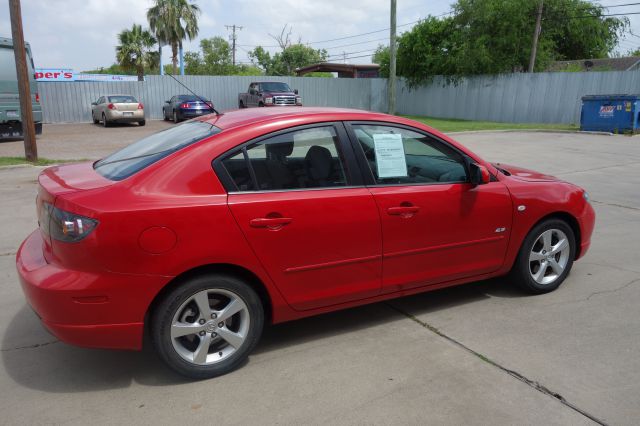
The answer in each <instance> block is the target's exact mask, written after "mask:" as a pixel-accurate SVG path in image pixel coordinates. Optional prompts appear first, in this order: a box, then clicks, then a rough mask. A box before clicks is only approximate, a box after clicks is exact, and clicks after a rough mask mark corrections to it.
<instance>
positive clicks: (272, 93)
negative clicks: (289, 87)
mask: <svg viewBox="0 0 640 426" xmlns="http://www.w3.org/2000/svg"><path fill="white" fill-rule="evenodd" d="M262 94H263V95H269V96H295V95H296V94H295V93H293V92H262Z"/></svg>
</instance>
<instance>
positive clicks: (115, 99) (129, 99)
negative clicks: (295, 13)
mask: <svg viewBox="0 0 640 426" xmlns="http://www.w3.org/2000/svg"><path fill="white" fill-rule="evenodd" d="M109 102H111V103H114V104H127V103H132V104H133V103H136V102H138V101H137V100H136V98H134V97H133V96H126V95H125V96H109Z"/></svg>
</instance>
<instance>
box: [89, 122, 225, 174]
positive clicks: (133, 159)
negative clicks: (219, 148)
mask: <svg viewBox="0 0 640 426" xmlns="http://www.w3.org/2000/svg"><path fill="white" fill-rule="evenodd" d="M220 132H221V130H220V129H219V128H218V127H216V126H213V125H211V124H209V123H206V122H203V121H188V122H186V123H184V124H181V125H179V126H175V127H171V128H169V129H167V130H164V131H162V132H158V133H155V134H153V135H150V136H147V137H145V138H143V139H140V140H139V141H137V142H135V143H133V144H131V145H129V146H127V147H125V148H123V149H121V150H120V151H116V152H115V153H113V154H111V155H109V156H108V157H105V158H103V159H102V160H99V161H96V162H95V163H94V165H93V168H94V169H95V170H96V172H98V173H100V174H101V175H102V176H104V177H106V178H107V179H111V180H122V179H125V178H128V177H129V176H131V175H133V174H134V173H137V172H139V171H140V170H142V169H144V168H145V167H147V166H149V165H151V164H153V163H155V162H156V161H158V160H160V159H162V158H164V157H166V156H168V155H170V154H172V153H174V152H176V151H179V150H180V149H182V148H184V147H186V146H188V145H191V144H193V143H196V142H198V141H201V140H203V139H205V138H207V137H209V136H212V135H215V134H216V133H220Z"/></svg>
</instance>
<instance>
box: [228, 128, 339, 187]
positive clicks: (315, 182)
mask: <svg viewBox="0 0 640 426" xmlns="http://www.w3.org/2000/svg"><path fill="white" fill-rule="evenodd" d="M222 164H223V165H224V167H225V169H226V170H227V172H228V173H229V175H230V176H231V178H232V180H233V182H234V184H235V187H236V189H237V190H238V191H256V190H258V191H269V190H282V189H304V188H330V187H337V186H346V185H347V181H346V177H345V169H344V161H343V158H342V155H341V154H340V150H339V148H338V136H337V134H336V131H335V129H334V128H333V126H324V127H317V128H312V129H303V130H296V131H293V132H289V133H285V134H281V135H277V136H273V137H270V138H268V139H266V140H263V141H261V142H258V143H255V144H253V145H249V146H247V147H246V148H244V149H243V150H241V151H239V152H235V153H233V154H231V156H229V157H227V158H226V159H224V160H223V161H222Z"/></svg>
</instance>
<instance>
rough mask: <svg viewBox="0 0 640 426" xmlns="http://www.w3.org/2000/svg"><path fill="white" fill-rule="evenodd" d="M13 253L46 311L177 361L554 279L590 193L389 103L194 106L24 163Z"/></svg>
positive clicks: (113, 341)
mask: <svg viewBox="0 0 640 426" xmlns="http://www.w3.org/2000/svg"><path fill="white" fill-rule="evenodd" d="M38 181H39V192H38V197H37V209H38V218H39V220H38V222H39V229H38V230H36V231H35V232H33V233H32V234H31V235H30V236H29V237H27V239H26V240H25V241H24V243H23V244H22V246H21V247H20V250H19V251H18V254H17V268H18V272H19V275H20V280H21V283H22V288H23V289H24V293H25V295H26V298H27V300H28V302H29V303H30V305H31V306H32V307H33V309H34V310H35V311H36V313H37V314H38V315H39V316H40V318H41V319H42V322H43V323H44V325H45V326H46V327H47V328H48V329H49V330H50V331H51V332H52V333H53V334H54V335H56V336H57V337H58V338H60V340H63V341H65V342H69V343H72V344H76V345H81V346H88V347H97V348H117V349H138V350H139V349H140V348H141V347H142V341H143V333H144V331H145V330H148V332H149V335H150V336H151V342H152V344H153V346H154V348H155V350H156V351H157V353H158V354H159V355H160V357H161V358H162V359H163V360H164V361H165V362H166V363H167V364H168V365H169V366H170V367H172V368H173V369H175V370H176V371H178V372H179V373H181V374H183V375H186V376H190V377H194V378H205V377H213V376H216V375H220V374H224V373H226V372H229V371H231V370H232V369H233V368H235V367H236V366H238V365H239V364H240V363H241V362H242V361H243V360H244V359H245V358H246V357H247V356H248V355H249V353H250V352H251V350H252V349H253V348H254V347H255V345H256V343H257V342H258V339H259V337H260V334H261V332H262V328H263V325H264V323H265V322H268V323H279V322H283V321H289V320H294V319H297V318H302V317H305V316H310V315H315V314H319V313H323V312H329V311H334V310H337V309H343V308H347V307H350V306H356V305H361V304H365V303H371V302H376V301H380V300H384V299H390V298H394V297H399V296H405V295H409V294H414V293H419V292H424V291H429V290H433V289H437V288H442V287H447V286H452V285H457V284H462V283H466V282H469V281H477V280H481V279H486V278H490V277H497V276H502V275H507V274H508V275H509V276H510V279H511V281H513V282H515V283H516V284H518V285H520V286H521V287H522V288H523V289H525V290H527V291H529V292H532V293H545V292H549V291H552V290H554V289H556V288H557V287H558V286H559V285H560V284H561V283H562V282H563V281H564V279H565V278H566V277H567V275H568V274H569V271H570V270H571V266H572V264H573V261H574V260H576V259H579V258H580V257H581V256H583V255H584V254H585V253H586V251H587V249H588V248H589V244H590V239H591V233H592V231H593V227H594V221H595V215H594V211H593V209H592V207H591V205H590V204H589V199H588V196H587V194H586V193H585V191H584V190H583V189H581V188H579V187H577V186H575V185H572V184H570V183H568V182H564V181H561V180H558V179H556V178H554V177H551V176H547V175H544V174H540V173H537V172H533V171H530V170H524V169H521V168H518V167H514V166H508V165H493V164H491V163H488V162H486V161H484V160H483V159H481V158H480V157H478V156H477V155H476V154H474V153H472V152H470V151H469V150H468V149H466V148H464V147H463V146H461V145H459V144H458V143H456V142H455V141H453V140H452V139H451V138H449V137H447V136H445V135H443V134H442V133H440V132H438V131H436V130H434V129H432V128H430V127H428V126H425V125H423V124H420V123H417V122H415V121H411V120H407V119H404V118H400V117H395V116H389V115H385V114H378V113H371V112H364V111H354V110H346V109H329V108H300V109H286V110H283V109H270V108H269V109H249V110H239V111H234V112H229V113H226V114H222V115H209V116H206V117H201V118H200V119H196V120H192V121H189V122H186V123H184V124H182V125H180V126H176V127H173V128H170V129H168V130H165V131H163V132H160V133H156V134H154V135H151V136H148V137H146V138H144V139H142V140H141V141H139V142H137V143H134V144H132V145H130V146H128V147H126V148H124V149H122V150H120V151H118V152H116V153H114V154H112V155H110V156H108V157H106V158H104V159H102V160H100V161H97V162H95V163H84V164H74V165H66V166H59V167H52V168H49V169H46V170H45V171H43V172H42V173H41V175H40V176H39V179H38Z"/></svg>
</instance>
